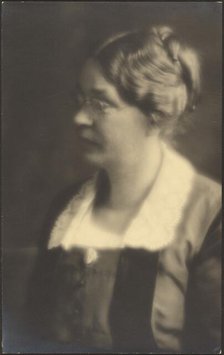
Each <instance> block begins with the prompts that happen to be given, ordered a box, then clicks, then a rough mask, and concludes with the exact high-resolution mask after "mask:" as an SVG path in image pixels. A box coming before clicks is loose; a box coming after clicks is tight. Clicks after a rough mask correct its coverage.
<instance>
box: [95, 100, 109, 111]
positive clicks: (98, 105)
mask: <svg viewBox="0 0 224 355" xmlns="http://www.w3.org/2000/svg"><path fill="white" fill-rule="evenodd" d="M91 105H92V106H93V108H94V109H96V110H98V111H104V110H105V109H106V108H108V107H109V104H108V103H107V102H106V101H102V100H99V99H91Z"/></svg>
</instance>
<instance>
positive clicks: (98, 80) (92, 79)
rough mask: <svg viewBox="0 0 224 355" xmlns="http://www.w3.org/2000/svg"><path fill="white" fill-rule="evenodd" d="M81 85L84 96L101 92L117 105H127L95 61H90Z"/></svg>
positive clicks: (86, 64)
mask: <svg viewBox="0 0 224 355" xmlns="http://www.w3.org/2000/svg"><path fill="white" fill-rule="evenodd" d="M79 85H80V87H81V89H82V91H83V93H84V94H91V93H94V92H97V91H98V92H101V93H103V94H105V95H106V96H107V97H108V98H110V99H111V100H113V101H114V102H115V103H117V104H123V105H124V104H127V103H126V102H125V101H124V100H123V99H122V98H121V96H120V95H119V93H118V91H117V89H116V87H115V86H114V85H113V84H111V83H110V82H109V81H108V80H107V79H106V78H105V77H104V76H103V73H102V70H101V68H100V66H99V64H98V63H97V61H95V60H94V59H89V60H88V61H87V62H86V63H85V65H84V67H83V69H82V71H81V75H80V79H79Z"/></svg>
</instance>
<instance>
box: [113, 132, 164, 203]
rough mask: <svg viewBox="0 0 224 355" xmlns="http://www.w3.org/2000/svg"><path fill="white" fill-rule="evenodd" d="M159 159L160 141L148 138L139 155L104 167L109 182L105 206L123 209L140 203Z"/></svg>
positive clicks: (160, 157)
mask: <svg viewBox="0 0 224 355" xmlns="http://www.w3.org/2000/svg"><path fill="white" fill-rule="evenodd" d="M161 160H162V149H161V141H160V140H159V139H158V138H150V140H149V141H148V142H147V144H146V145H145V147H144V149H143V150H142V154H141V156H136V157H133V159H130V160H129V161H122V162H120V164H117V165H116V166H110V167H109V168H108V169H106V174H107V177H108V182H109V189H108V191H109V192H108V198H107V206H108V207H109V208H112V209H116V210H118V209H122V210H124V209H131V208H132V207H135V206H137V205H138V204H139V203H141V202H142V200H143V199H144V197H145V196H146V194H147V193H148V192H149V191H150V188H151V187H152V185H153V183H154V180H155V179H156V176H157V173H158V171H159V168H160V165H161Z"/></svg>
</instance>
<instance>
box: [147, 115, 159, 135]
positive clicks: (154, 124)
mask: <svg viewBox="0 0 224 355" xmlns="http://www.w3.org/2000/svg"><path fill="white" fill-rule="evenodd" d="M159 120H160V118H159V113H156V112H152V113H150V114H149V116H148V117H147V123H148V124H147V136H152V135H153V136H155V135H159V134H160V127H159V124H158V123H159Z"/></svg>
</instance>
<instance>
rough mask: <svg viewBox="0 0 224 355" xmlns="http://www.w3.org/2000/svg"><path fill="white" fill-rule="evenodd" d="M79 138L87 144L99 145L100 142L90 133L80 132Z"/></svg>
mask: <svg viewBox="0 0 224 355" xmlns="http://www.w3.org/2000/svg"><path fill="white" fill-rule="evenodd" d="M78 136H79V138H81V139H82V140H83V141H84V142H86V143H89V144H94V145H99V142H98V140H97V139H96V138H95V137H94V136H93V135H92V134H91V133H90V132H85V131H78Z"/></svg>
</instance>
